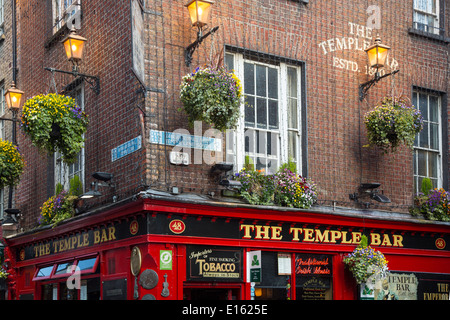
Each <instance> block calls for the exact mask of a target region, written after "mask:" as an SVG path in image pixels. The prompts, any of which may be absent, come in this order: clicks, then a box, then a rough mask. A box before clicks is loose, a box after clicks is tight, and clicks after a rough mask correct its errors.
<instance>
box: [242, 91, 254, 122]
mask: <svg viewBox="0 0 450 320" xmlns="http://www.w3.org/2000/svg"><path fill="white" fill-rule="evenodd" d="M244 110H245V111H244V112H245V115H244V117H245V126H246V127H254V126H255V98H254V97H250V96H245V108H244Z"/></svg>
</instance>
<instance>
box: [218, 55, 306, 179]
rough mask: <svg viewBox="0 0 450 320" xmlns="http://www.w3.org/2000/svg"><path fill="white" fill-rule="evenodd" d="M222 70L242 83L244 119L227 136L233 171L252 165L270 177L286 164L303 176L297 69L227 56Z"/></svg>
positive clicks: (228, 157)
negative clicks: (294, 164)
mask: <svg viewBox="0 0 450 320" xmlns="http://www.w3.org/2000/svg"><path fill="white" fill-rule="evenodd" d="M225 64H226V66H227V68H228V69H229V70H234V72H235V74H236V75H237V76H238V77H239V79H240V80H241V82H242V88H243V95H244V100H245V103H244V104H243V105H242V106H241V112H242V114H243V119H242V120H241V121H240V122H239V124H238V127H237V129H236V130H235V131H230V130H229V131H228V132H227V161H233V163H234V164H235V168H236V169H237V170H239V169H240V168H242V167H243V166H244V164H250V165H253V166H254V168H255V169H256V170H260V171H263V172H265V173H267V174H273V173H275V172H276V171H277V170H278V168H279V166H280V165H281V164H283V163H285V162H288V160H290V161H292V162H295V163H296V165H297V171H298V173H300V174H301V173H302V172H301V169H302V168H301V163H302V162H301V156H302V152H301V150H302V145H301V138H302V134H301V130H302V125H301V123H302V122H301V96H300V92H301V90H300V71H301V68H300V67H299V66H296V65H289V64H287V63H283V62H277V63H273V64H271V63H268V62H267V61H265V62H264V63H263V62H259V61H254V60H252V59H251V58H247V57H244V55H243V54H240V53H233V54H231V53H227V54H226V55H225Z"/></svg>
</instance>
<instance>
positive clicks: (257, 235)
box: [240, 224, 403, 248]
mask: <svg viewBox="0 0 450 320" xmlns="http://www.w3.org/2000/svg"><path fill="white" fill-rule="evenodd" d="M240 230H241V232H243V236H242V238H243V239H255V240H279V241H281V240H283V241H293V242H311V243H330V244H352V245H358V244H359V243H360V241H361V236H362V234H363V233H362V232H356V231H341V230H329V229H326V230H321V229H311V228H299V227H292V226H290V227H289V233H288V234H287V236H288V237H289V238H288V239H285V237H286V234H285V232H284V231H285V230H283V226H267V225H254V224H241V226H240ZM368 238H369V242H370V243H369V244H370V245H374V246H386V247H399V248H402V247H403V236H402V235H400V234H389V233H384V234H381V233H376V232H371V233H370V234H369V236H368Z"/></svg>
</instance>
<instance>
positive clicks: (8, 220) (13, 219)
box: [2, 209, 21, 227]
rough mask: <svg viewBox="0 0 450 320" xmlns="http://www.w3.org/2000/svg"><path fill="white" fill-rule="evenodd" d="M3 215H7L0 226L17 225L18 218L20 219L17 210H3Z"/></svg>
mask: <svg viewBox="0 0 450 320" xmlns="http://www.w3.org/2000/svg"><path fill="white" fill-rule="evenodd" d="M5 213H7V215H6V217H5V219H3V221H2V226H3V227H5V226H12V225H16V224H17V223H19V218H20V217H21V214H20V210H19V209H5Z"/></svg>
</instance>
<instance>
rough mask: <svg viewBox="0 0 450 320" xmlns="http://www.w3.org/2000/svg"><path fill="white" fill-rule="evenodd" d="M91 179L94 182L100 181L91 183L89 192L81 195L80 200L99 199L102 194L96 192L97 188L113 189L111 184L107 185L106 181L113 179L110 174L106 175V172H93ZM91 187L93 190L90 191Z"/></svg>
mask: <svg viewBox="0 0 450 320" xmlns="http://www.w3.org/2000/svg"><path fill="white" fill-rule="evenodd" d="M92 177H93V178H94V179H95V180H100V181H101V182H99V181H95V182H92V183H91V190H89V191H88V192H86V193H84V194H82V195H81V196H80V198H81V199H91V198H94V197H100V196H101V195H102V193H101V192H100V191H98V187H99V186H100V187H109V188H114V187H115V185H114V184H111V183H107V182H108V181H110V180H111V179H112V178H113V175H112V173H108V172H94V173H93V174H92ZM92 187H93V188H94V189H92Z"/></svg>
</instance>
